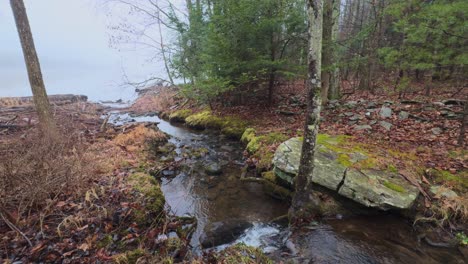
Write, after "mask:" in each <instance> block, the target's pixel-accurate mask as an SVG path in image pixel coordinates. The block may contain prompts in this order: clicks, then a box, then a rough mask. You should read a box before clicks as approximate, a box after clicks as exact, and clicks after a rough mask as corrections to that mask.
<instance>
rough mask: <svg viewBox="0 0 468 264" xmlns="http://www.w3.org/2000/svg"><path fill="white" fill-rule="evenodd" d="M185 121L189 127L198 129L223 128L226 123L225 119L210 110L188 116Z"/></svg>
mask: <svg viewBox="0 0 468 264" xmlns="http://www.w3.org/2000/svg"><path fill="white" fill-rule="evenodd" d="M185 122H186V123H187V125H188V126H189V127H192V128H196V129H205V128H213V129H221V128H222V127H223V124H224V121H223V119H221V118H220V117H217V116H215V115H213V114H212V113H211V111H208V110H205V111H202V112H200V113H196V114H193V115H190V116H188V117H187V118H186V119H185Z"/></svg>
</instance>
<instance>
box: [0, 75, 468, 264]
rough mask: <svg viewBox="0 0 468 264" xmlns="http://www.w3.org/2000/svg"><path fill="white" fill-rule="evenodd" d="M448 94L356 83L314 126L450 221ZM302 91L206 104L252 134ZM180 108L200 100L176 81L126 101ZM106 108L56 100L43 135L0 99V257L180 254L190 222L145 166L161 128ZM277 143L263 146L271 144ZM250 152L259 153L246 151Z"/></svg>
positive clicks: (453, 161)
mask: <svg viewBox="0 0 468 264" xmlns="http://www.w3.org/2000/svg"><path fill="white" fill-rule="evenodd" d="M453 93H455V91H452V90H449V89H446V90H442V91H439V92H438V93H437V94H432V95H431V96H424V95H423V94H422V92H415V93H411V94H406V95H405V98H404V99H398V95H389V94H387V93H382V94H380V95H379V94H377V95H371V94H367V93H362V92H356V93H353V94H352V95H349V96H345V97H344V98H343V99H342V100H340V101H333V102H331V103H330V104H328V105H327V106H325V107H324V111H323V113H322V116H323V121H322V124H321V127H320V129H321V133H327V134H331V135H348V136H350V140H353V141H356V142H360V143H361V144H365V146H366V147H368V148H372V150H373V151H374V152H375V153H378V154H379V156H380V157H381V159H380V160H381V163H382V164H379V166H387V167H388V166H390V165H391V166H393V167H394V168H396V169H397V170H398V171H399V173H400V174H402V175H404V176H405V177H407V178H408V179H415V180H416V182H415V183H416V184H418V185H419V186H420V187H421V189H422V191H424V192H425V193H427V194H428V196H427V197H426V198H425V199H424V200H425V201H424V202H423V203H422V204H423V205H424V206H423V207H424V208H425V212H424V213H425V214H426V216H427V218H428V219H434V220H435V221H436V224H441V225H444V226H446V227H448V228H449V229H450V228H453V229H459V228H460V224H463V223H464V222H463V221H466V219H467V216H468V212H467V181H468V175H467V167H468V164H467V160H468V153H467V151H466V149H465V148H463V147H460V146H457V142H456V141H457V137H458V131H459V126H460V121H459V119H457V117H458V116H459V113H460V112H461V111H462V107H461V105H460V104H459V101H458V100H448V99H454V97H455V99H456V98H465V97H463V96H466V95H461V94H457V95H455V96H452V94H453ZM304 98H305V90H304V88H303V85H300V84H296V85H289V86H288V85H285V86H282V87H281V88H279V89H278V90H277V95H276V98H275V103H274V104H272V105H267V104H261V103H255V104H252V103H250V104H244V105H242V106H233V105H232V104H231V105H230V106H222V105H221V104H215V105H214V109H212V112H213V113H214V114H216V115H220V116H234V117H236V118H239V119H242V120H246V121H247V123H248V125H249V126H250V127H253V128H255V129H256V130H257V132H258V133H260V134H262V133H270V132H278V133H281V134H283V135H285V136H287V137H293V136H298V135H301V133H302V129H303V121H304V120H303V118H304V110H305V101H304ZM224 99H225V100H223V101H224V102H229V101H230V99H231V98H229V97H226V98H224ZM382 108H384V109H383V110H382ZM387 108H388V109H390V111H389V110H388V109H387ZM181 109H191V110H192V111H194V112H197V111H202V110H205V107H204V106H201V105H198V104H196V103H195V102H194V101H192V100H188V99H186V98H184V97H182V96H180V95H179V91H177V90H172V89H160V88H158V89H155V90H150V91H149V92H148V93H146V94H145V95H142V96H141V97H140V98H139V99H138V100H137V101H136V103H135V104H134V105H133V106H132V107H130V108H129V109H124V110H123V111H131V112H134V113H139V114H147V113H150V112H159V113H162V114H163V113H164V112H165V113H166V114H167V113H171V112H174V111H178V110H181ZM109 110H110V109H106V108H103V107H102V106H100V105H97V104H91V103H83V102H78V103H72V104H67V105H61V106H55V107H54V113H55V118H56V120H57V123H58V124H59V130H60V131H61V133H60V134H61V135H62V136H60V138H59V139H57V141H56V142H50V141H47V139H44V138H42V137H41V135H40V133H39V132H38V131H37V117H36V115H35V113H34V110H33V108H32V106H19V107H14V106H11V105H10V106H9V107H7V108H0V111H1V112H0V113H1V115H0V165H1V166H0V183H1V184H0V186H1V189H0V216H1V218H0V238H1V239H0V249H1V250H0V252H1V253H0V259H1V260H2V261H3V262H4V263H13V262H15V261H23V262H25V263H27V262H59V261H60V262H63V263H83V262H93V261H96V260H99V261H101V262H104V263H106V262H118V263H135V261H136V260H137V259H140V260H141V261H147V262H151V261H153V262H154V261H157V262H163V261H169V262H170V261H173V260H182V259H185V258H186V257H187V254H188V248H187V245H188V237H189V235H190V234H189V233H190V231H187V230H186V231H183V230H181V228H180V227H181V226H182V225H184V226H186V224H188V225H190V224H191V221H192V220H193V219H180V218H177V217H173V216H170V215H168V214H167V213H166V212H165V210H164V208H163V204H164V197H163V196H162V193H161V192H160V189H159V185H158V183H157V182H156V181H153V180H152V178H151V176H150V172H152V171H153V172H154V171H158V170H160V169H162V168H163V167H164V166H167V164H164V163H162V162H160V161H159V160H158V158H157V156H156V155H155V153H153V152H152V150H153V149H154V146H155V144H156V145H157V144H159V143H161V142H165V140H166V136H165V135H164V134H163V133H161V132H160V131H158V130H157V128H156V127H155V126H154V125H152V124H132V125H123V126H113V125H111V124H107V125H103V124H104V123H103V119H102V117H103V115H105V114H107V113H108V111H109ZM402 112H404V113H403V114H402ZM388 124H391V126H389V125H388ZM466 140H467V139H466V138H465V141H466ZM277 145H278V144H277V143H274V144H272V145H271V146H267V149H268V151H269V152H273V151H274V150H275V148H276V147H277ZM246 155H247V153H246ZM250 161H251V162H252V163H254V164H255V163H256V162H257V161H256V159H255V158H253V157H250ZM435 185H440V186H443V188H445V189H444V190H448V191H451V190H453V191H455V192H456V193H457V194H458V196H457V198H456V200H446V199H443V197H441V196H439V195H437V194H433V193H431V192H430V189H431V186H435ZM434 208H442V209H443V210H435V209H434ZM447 215H450V218H449V220H448V221H447V219H445V220H444V217H445V216H447ZM460 221H461V222H460ZM465 223H466V222H465ZM192 224H193V223H192ZM171 232H175V233H177V239H174V237H168V236H167V234H169V233H171ZM150 252H157V254H152V253H150ZM239 252H247V253H248V254H249V255H251V256H254V255H256V258H263V256H262V255H261V254H260V252H258V251H255V250H254V249H251V248H234V249H228V250H227V253H226V254H224V253H223V254H224V255H223V254H220V255H206V256H203V259H199V260H195V262H196V261H199V262H203V261H211V262H213V263H215V262H216V261H222V258H223V257H226V258H227V256H228V255H229V254H231V255H233V256H234V257H233V258H232V259H235V257H236V256H237V257H241V258H242V257H243V256H244V255H245V254H244V253H239ZM139 263H145V262H139Z"/></svg>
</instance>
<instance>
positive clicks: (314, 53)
mask: <svg viewBox="0 0 468 264" xmlns="http://www.w3.org/2000/svg"><path fill="white" fill-rule="evenodd" d="M306 2H307V13H308V20H309V26H308V33H309V52H308V65H309V71H308V80H307V86H308V93H307V112H306V121H305V126H304V142H303V144H302V153H301V161H300V165H299V173H298V175H297V177H296V183H295V185H296V193H295V195H294V198H293V201H292V205H291V210H290V220H291V223H293V224H299V223H300V222H301V221H302V220H304V219H307V218H309V217H310V216H311V215H312V214H313V213H314V211H313V208H314V207H315V205H317V203H316V201H314V200H313V198H312V196H311V195H310V194H311V179H312V177H313V176H312V175H313V171H314V154H315V144H316V141H317V140H316V139H317V133H318V129H319V121H320V109H321V105H322V100H321V81H320V75H321V56H322V19H323V17H322V12H323V2H322V0H306Z"/></svg>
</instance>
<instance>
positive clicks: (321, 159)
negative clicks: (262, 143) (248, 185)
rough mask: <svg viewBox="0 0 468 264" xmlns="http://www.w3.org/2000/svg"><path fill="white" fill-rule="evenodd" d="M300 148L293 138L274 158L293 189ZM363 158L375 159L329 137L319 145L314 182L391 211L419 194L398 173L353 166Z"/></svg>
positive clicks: (279, 173)
mask: <svg viewBox="0 0 468 264" xmlns="http://www.w3.org/2000/svg"><path fill="white" fill-rule="evenodd" d="M301 147H302V140H301V139H300V138H291V139H289V140H287V141H286V142H284V143H282V144H281V145H280V146H279V147H278V149H277V150H276V152H275V156H274V158H273V165H274V172H275V175H276V177H277V178H278V181H279V182H283V183H285V184H286V185H287V186H289V187H290V188H291V186H294V177H295V176H296V175H297V173H298V169H299V161H300V156H301ZM362 161H364V164H365V163H367V164H372V162H375V161H373V159H372V158H370V157H369V156H368V155H366V153H361V152H358V151H348V150H346V149H343V150H341V149H340V147H339V140H337V139H334V138H333V137H330V138H328V139H327V140H326V141H325V142H323V143H322V144H319V145H318V146H317V148H316V152H315V168H314V175H313V177H312V182H313V183H315V184H318V185H321V186H323V187H326V188H328V189H330V190H332V191H334V192H336V193H338V194H339V195H341V196H344V197H346V198H349V199H351V200H353V201H355V202H358V203H360V204H362V205H365V206H367V207H372V208H378V209H381V210H388V209H408V208H410V207H411V206H412V205H413V203H414V201H415V200H416V198H417V196H418V195H419V190H418V189H417V187H415V186H413V185H411V184H410V183H409V182H408V181H406V180H404V179H403V178H402V177H401V176H399V175H398V174H395V173H391V172H388V171H379V170H375V169H373V168H372V166H369V165H367V166H368V167H369V168H361V170H357V169H354V168H353V165H354V164H356V163H358V162H362Z"/></svg>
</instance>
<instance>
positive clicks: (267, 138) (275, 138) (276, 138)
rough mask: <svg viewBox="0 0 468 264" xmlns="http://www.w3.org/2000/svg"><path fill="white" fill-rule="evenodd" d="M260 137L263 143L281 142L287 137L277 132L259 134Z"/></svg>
mask: <svg viewBox="0 0 468 264" xmlns="http://www.w3.org/2000/svg"><path fill="white" fill-rule="evenodd" d="M260 139H261V141H262V142H264V143H265V144H268V145H271V144H274V143H282V142H284V141H286V140H287V139H288V137H287V136H286V135H284V134H281V133H278V132H271V133H268V134H266V135H263V136H260Z"/></svg>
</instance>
